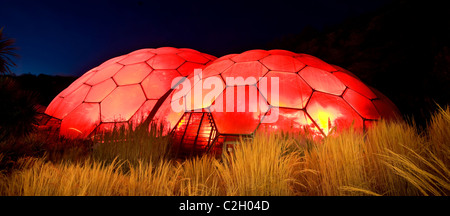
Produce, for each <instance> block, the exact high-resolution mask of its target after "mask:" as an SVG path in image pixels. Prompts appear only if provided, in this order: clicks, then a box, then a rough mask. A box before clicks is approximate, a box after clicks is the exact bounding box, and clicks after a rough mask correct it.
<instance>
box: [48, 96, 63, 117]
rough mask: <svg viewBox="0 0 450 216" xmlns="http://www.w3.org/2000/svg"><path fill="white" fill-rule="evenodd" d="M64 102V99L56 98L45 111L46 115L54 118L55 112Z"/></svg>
mask: <svg viewBox="0 0 450 216" xmlns="http://www.w3.org/2000/svg"><path fill="white" fill-rule="evenodd" d="M63 100H64V98H62V97H59V96H56V97H55V98H54V99H53V100H52V102H50V104H49V105H48V107H47V109H45V114H47V115H49V116H53V114H54V113H55V111H56V110H57V109H58V107H59V105H60V104H61V102H62V101H63Z"/></svg>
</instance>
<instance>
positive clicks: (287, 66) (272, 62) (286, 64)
mask: <svg viewBox="0 0 450 216" xmlns="http://www.w3.org/2000/svg"><path fill="white" fill-rule="evenodd" d="M261 62H262V63H263V64H264V65H265V66H266V67H267V68H269V69H270V70H276V71H286V72H297V71H299V70H300V69H302V68H303V67H305V64H303V63H302V62H300V61H299V60H297V59H295V58H293V57H291V56H285V55H270V56H267V57H265V58H263V59H262V60H261Z"/></svg>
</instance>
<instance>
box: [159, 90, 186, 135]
mask: <svg viewBox="0 0 450 216" xmlns="http://www.w3.org/2000/svg"><path fill="white" fill-rule="evenodd" d="M172 96H173V92H172V93H171V94H170V95H169V96H168V97H167V98H166V100H164V102H163V103H162V104H161V106H160V107H159V108H158V110H157V111H156V113H155V116H154V117H153V121H152V123H155V124H157V125H158V126H159V125H162V126H163V128H162V132H163V135H167V134H168V133H170V131H171V130H172V129H173V128H174V127H175V125H176V124H177V123H178V121H179V120H180V119H181V117H182V116H183V114H184V110H182V111H180V112H175V111H174V110H173V109H172V105H171V103H176V102H177V101H172Z"/></svg>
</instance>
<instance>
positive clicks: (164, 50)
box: [152, 47, 180, 54]
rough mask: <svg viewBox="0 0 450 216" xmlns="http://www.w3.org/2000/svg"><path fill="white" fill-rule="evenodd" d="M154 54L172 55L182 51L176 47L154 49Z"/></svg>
mask: <svg viewBox="0 0 450 216" xmlns="http://www.w3.org/2000/svg"><path fill="white" fill-rule="evenodd" d="M152 52H153V53H156V54H171V53H178V52H180V51H179V50H178V49H177V48H174V47H160V48H157V49H154V50H153V51H152Z"/></svg>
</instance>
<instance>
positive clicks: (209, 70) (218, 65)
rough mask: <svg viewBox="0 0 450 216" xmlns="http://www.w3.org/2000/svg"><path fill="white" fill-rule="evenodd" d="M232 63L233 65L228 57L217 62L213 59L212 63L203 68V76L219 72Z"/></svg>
mask: <svg viewBox="0 0 450 216" xmlns="http://www.w3.org/2000/svg"><path fill="white" fill-rule="evenodd" d="M232 65H234V62H232V61H231V60H229V59H225V60H222V61H219V62H218V61H214V63H212V64H210V65H209V66H208V67H206V68H205V69H204V70H203V78H206V77H210V76H214V75H217V74H221V73H223V72H224V71H225V70H226V69H228V68H230V67H231V66H232Z"/></svg>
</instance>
